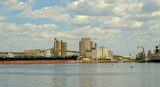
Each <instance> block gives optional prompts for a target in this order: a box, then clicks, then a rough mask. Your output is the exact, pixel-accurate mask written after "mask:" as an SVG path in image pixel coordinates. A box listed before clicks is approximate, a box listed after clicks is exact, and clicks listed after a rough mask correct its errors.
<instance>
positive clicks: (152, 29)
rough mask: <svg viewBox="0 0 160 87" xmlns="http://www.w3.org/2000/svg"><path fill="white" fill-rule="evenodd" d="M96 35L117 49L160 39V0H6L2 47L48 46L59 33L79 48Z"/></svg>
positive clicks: (0, 6)
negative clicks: (86, 39) (85, 39)
mask: <svg viewBox="0 0 160 87" xmlns="http://www.w3.org/2000/svg"><path fill="white" fill-rule="evenodd" d="M82 37H83V38H87V37H90V38H91V40H93V41H94V42H97V45H98V46H99V47H100V46H105V47H108V48H109V49H110V50H112V51H113V52H114V55H123V56H129V55H130V54H131V55H133V56H134V55H136V54H137V53H138V52H140V51H142V49H137V46H143V47H144V48H145V51H146V52H147V50H149V49H151V50H152V52H153V50H154V49H155V46H157V45H159V44H160V0H0V51H6V52H13V51H16V52H23V51H24V50H25V49H47V48H51V47H52V46H53V42H54V38H57V39H58V40H63V41H65V42H67V43H68V50H79V41H80V40H81V39H82Z"/></svg>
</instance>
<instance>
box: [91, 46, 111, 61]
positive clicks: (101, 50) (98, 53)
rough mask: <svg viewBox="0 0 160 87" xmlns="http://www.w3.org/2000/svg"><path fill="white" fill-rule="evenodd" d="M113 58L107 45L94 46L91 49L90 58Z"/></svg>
mask: <svg viewBox="0 0 160 87" xmlns="http://www.w3.org/2000/svg"><path fill="white" fill-rule="evenodd" d="M106 58H113V52H112V51H110V50H109V49H108V48H107V47H103V46H102V47H96V48H95V49H93V50H92V59H106Z"/></svg>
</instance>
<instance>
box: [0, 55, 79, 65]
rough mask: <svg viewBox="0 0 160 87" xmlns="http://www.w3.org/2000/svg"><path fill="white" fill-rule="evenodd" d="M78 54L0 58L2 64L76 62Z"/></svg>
mask: <svg viewBox="0 0 160 87" xmlns="http://www.w3.org/2000/svg"><path fill="white" fill-rule="evenodd" d="M76 62H77V56H71V57H69V58H51V57H41V58H0V64H54V63H76Z"/></svg>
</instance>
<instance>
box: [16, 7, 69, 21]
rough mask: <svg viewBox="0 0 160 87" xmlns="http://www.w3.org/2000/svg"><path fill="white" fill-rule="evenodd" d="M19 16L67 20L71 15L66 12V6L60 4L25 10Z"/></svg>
mask: <svg viewBox="0 0 160 87" xmlns="http://www.w3.org/2000/svg"><path fill="white" fill-rule="evenodd" d="M18 17H22V18H33V19H41V18H47V19H52V20H54V21H63V22H66V21H68V20H69V18H70V15H69V14H66V13H65V9H64V8H62V7H59V6H54V7H44V8H42V9H37V10H33V11H27V12H26V11H24V12H22V13H21V14H19V15H18Z"/></svg>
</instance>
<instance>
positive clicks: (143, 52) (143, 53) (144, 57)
mask: <svg viewBox="0 0 160 87" xmlns="http://www.w3.org/2000/svg"><path fill="white" fill-rule="evenodd" d="M138 48H142V49H143V55H144V58H145V50H144V47H142V46H137V49H138Z"/></svg>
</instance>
